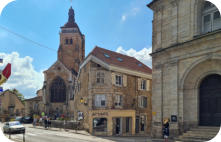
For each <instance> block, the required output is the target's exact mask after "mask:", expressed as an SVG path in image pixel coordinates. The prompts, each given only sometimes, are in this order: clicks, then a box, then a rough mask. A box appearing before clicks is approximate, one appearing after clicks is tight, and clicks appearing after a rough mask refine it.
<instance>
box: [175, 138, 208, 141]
mask: <svg viewBox="0 0 221 142" xmlns="http://www.w3.org/2000/svg"><path fill="white" fill-rule="evenodd" d="M174 141H175V142H205V141H207V140H199V139H191V138H182V139H179V138H178V139H174Z"/></svg>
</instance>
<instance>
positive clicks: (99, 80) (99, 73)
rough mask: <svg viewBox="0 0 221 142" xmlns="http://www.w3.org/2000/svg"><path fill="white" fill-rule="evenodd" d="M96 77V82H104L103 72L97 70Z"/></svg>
mask: <svg viewBox="0 0 221 142" xmlns="http://www.w3.org/2000/svg"><path fill="white" fill-rule="evenodd" d="M96 78H97V83H100V84H104V73H103V72H97V75H96Z"/></svg>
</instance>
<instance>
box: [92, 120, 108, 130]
mask: <svg viewBox="0 0 221 142" xmlns="http://www.w3.org/2000/svg"><path fill="white" fill-rule="evenodd" d="M93 131H94V132H107V118H94V119H93Z"/></svg>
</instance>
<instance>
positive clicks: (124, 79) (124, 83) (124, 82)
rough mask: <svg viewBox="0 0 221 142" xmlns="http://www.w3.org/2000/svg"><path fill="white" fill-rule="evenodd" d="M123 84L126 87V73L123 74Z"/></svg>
mask: <svg viewBox="0 0 221 142" xmlns="http://www.w3.org/2000/svg"><path fill="white" fill-rule="evenodd" d="M123 85H124V87H127V75H123Z"/></svg>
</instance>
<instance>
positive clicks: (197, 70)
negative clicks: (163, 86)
mask: <svg viewBox="0 0 221 142" xmlns="http://www.w3.org/2000/svg"><path fill="white" fill-rule="evenodd" d="M220 65H221V60H220V59H207V60H203V61H201V62H198V63H197V64H195V65H194V66H193V67H192V68H191V69H190V70H189V71H188V73H187V74H186V76H185V78H184V82H183V85H182V93H183V98H182V102H183V103H182V104H183V124H184V129H185V130H186V129H188V128H190V127H194V126H198V125H201V124H200V123H201V122H200V120H201V119H200V116H201V115H200V114H201V112H200V110H201V109H200V103H201V100H200V86H201V83H203V80H204V79H205V78H206V77H207V76H210V75H213V74H217V75H218V74H219V75H221V66H220ZM180 101H181V100H180Z"/></svg>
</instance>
